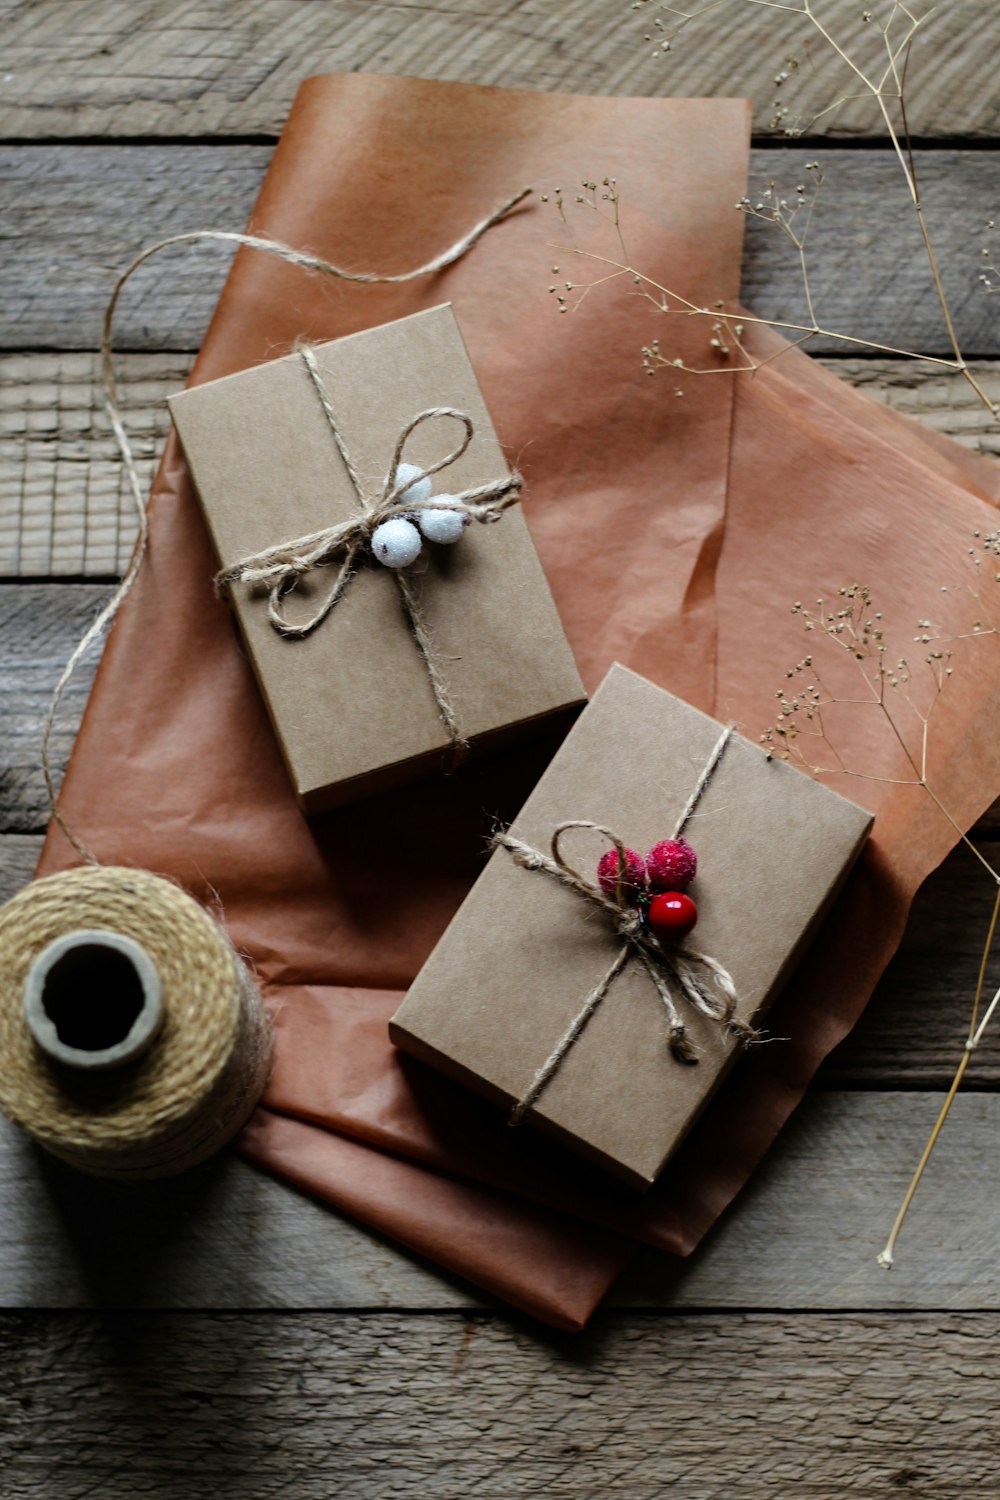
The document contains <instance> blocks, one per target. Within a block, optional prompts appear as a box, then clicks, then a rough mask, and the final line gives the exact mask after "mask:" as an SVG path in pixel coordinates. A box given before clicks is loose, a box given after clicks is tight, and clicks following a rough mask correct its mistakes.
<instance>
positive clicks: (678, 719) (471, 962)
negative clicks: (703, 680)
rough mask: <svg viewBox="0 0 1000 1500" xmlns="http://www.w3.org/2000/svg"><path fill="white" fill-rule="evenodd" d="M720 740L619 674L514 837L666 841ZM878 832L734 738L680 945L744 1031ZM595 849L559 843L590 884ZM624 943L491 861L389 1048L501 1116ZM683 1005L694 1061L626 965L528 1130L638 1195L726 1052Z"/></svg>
mask: <svg viewBox="0 0 1000 1500" xmlns="http://www.w3.org/2000/svg"><path fill="white" fill-rule="evenodd" d="M719 733H720V726H719V725H718V724H717V723H716V722H715V720H713V719H711V718H709V717H708V716H707V715H706V714H703V713H700V712H699V711H698V710H697V709H694V708H691V707H690V706H689V705H688V704H685V703H683V702H681V701H680V700H679V699H677V698H675V697H673V696H672V695H671V694H669V693H666V692H664V691H663V690H662V689H660V688H658V687H656V686H654V685H653V684H652V683H651V682H648V681H647V680H646V679H644V678H642V677H639V676H637V675H636V674H635V673H633V672H630V671H628V670H627V669H626V668H624V667H621V666H618V665H616V666H614V667H613V668H612V670H611V671H610V673H609V674H608V676H607V677H606V678H605V680H604V682H603V683H602V684H601V687H600V688H599V689H598V691H597V693H596V694H595V696H594V698H593V700H592V702H591V703H590V705H589V706H588V707H587V708H586V709H585V710H584V712H583V714H582V715H581V716H580V718H579V719H578V721H577V723H576V724H575V725H574V727H573V729H572V730H571V732H570V734H569V735H568V737H567V739H566V740H565V742H564V743H563V745H562V747H561V749H560V750H559V752H558V753H557V755H556V756H555V758H554V760H553V761H552V762H551V764H550V765H549V768H548V770H547V771H546V772H545V774H544V775H543V776H542V778H541V780H540V781H539V783H538V785H537V787H536V789H535V791H534V792H533V793H532V795H531V796H530V797H529V799H528V801H527V802H526V804H525V805H524V807H523V808H522V810H521V812H520V813H519V815H518V817H517V818H516V819H515V821H514V823H513V825H512V826H511V830H510V831H511V833H512V834H513V835H514V836H515V837H517V838H519V839H522V840H524V841H526V842H527V843H529V844H531V845H533V846H534V847H535V848H538V849H541V850H544V851H546V852H547V851H548V849H549V845H550V840H551V835H552V831H553V829H554V827H555V826H556V824H558V823H560V822H563V821H565V820H569V819H575V818H580V819H588V820H590V821H592V822H595V823H599V824H602V825H604V826H605V827H608V828H610V829H613V830H614V831H616V832H617V833H618V835H619V837H621V838H622V839H623V840H624V842H625V844H626V845H627V846H628V847H629V848H633V849H635V850H637V851H638V852H639V853H641V854H645V853H646V851H647V850H648V849H649V848H651V847H652V845H653V844H654V843H656V842H657V841H658V840H660V839H662V838H666V837H669V836H670V834H671V832H672V831H673V828H674V826H675V823H676V820H677V818H678V816H679V814H680V812H681V810H682V809H683V807H684V805H685V803H686V801H687V799H688V796H689V794H690V791H691V789H692V787H693V786H694V784H695V782H696V781H697V778H698V775H699V772H700V771H701V769H702V767H703V766H704V765H705V763H706V761H707V759H708V757H709V755H710V753H711V751H712V749H713V747H714V745H715V744H716V742H717V740H718V737H719ZM871 822H872V818H871V815H870V814H869V813H868V812H866V811H865V810H863V809H862V808H860V807H857V806H856V805H855V804H854V803H852V802H849V801H847V799H846V798H844V797H841V796H840V795H839V794H838V793H836V792H834V791H831V790H830V788H829V787H826V786H823V785H821V784H819V783H817V782H815V781H813V780H811V779H810V778H809V777H808V776H805V775H803V774H802V773H801V772H800V771H798V770H796V769H794V768H792V767H790V766H788V765H785V764H784V763H783V762H780V761H776V760H769V759H768V758H767V756H766V755H765V754H764V752H763V751H762V750H761V749H760V747H759V746H758V745H753V744H751V743H750V742H749V741H747V740H746V739H744V738H742V736H739V735H734V736H733V738H732V739H731V740H730V742H729V744H728V746H727V748H726V750H725V753H724V755H723V757H722V759H721V761H720V762H719V765H718V768H717V770H716V772H715V774H714V775H713V777H712V779H711V781H710V783H709V786H708V788H707V790H706V792H705V795H704V797H703V799H702V801H701V802H700V803H699V805H698V807H697V809H696V811H695V813H694V815H693V817H692V819H691V821H690V822H689V824H688V825H687V828H686V830H685V836H686V837H687V838H688V840H689V842H690V843H691V844H692V846H693V847H694V849H695V850H696V852H697V855H698V861H699V864H698V876H697V879H696V881H695V883H694V886H693V887H692V889H691V894H692V895H693V896H694V897H695V898H696V900H697V904H698V911H699V920H698V925H697V927H696V928H695V930H694V932H693V933H692V934H691V937H690V939H689V945H690V946H692V947H695V948H697V949H698V950H700V951H701V952H704V953H708V954H711V955H712V956H714V957H715V958H716V959H718V960H719V962H721V963H722V964H724V965H725V966H726V968H727V969H728V970H729V972H730V973H731V975H732V977H733V979H734V980H735V983H736V987H737V989H738V991H739V993H740V996H741V1003H740V1008H739V1011H738V1014H739V1015H740V1017H741V1018H742V1019H744V1020H747V1021H752V1020H753V1019H754V1018H756V1017H759V1016H760V1015H761V1014H762V1012H763V1010H764V1009H765V1008H766V1006H767V1005H768V1004H769V1003H770V1001H771V1000H772V999H774V997H775V996H776V994H777V992H778V990H779V989H780V987H781V985H782V983H783V981H784V980H785V979H786V977H787V976H788V974H789V972H790V970H791V968H792V967H793V965H794V964H795V962H796V960H797V959H799V958H800V957H801V955H802V952H803V949H804V947H805V945H806V943H807V942H808V940H809V938H810V937H811V935H812V933H813V932H814V931H815V928H816V926H817V924H818V922H819V920H820V919H821V917H822V915H823V914H824V912H825V911H826V909H827V907H828V905H829V903H830V901H831V899H832V897H833V895H834V894H835V892H836V890H837V888H838V887H839V885H840V883H841V882H842V880H843V878H844V876H845V874H846V872H847V870H848V869H849V868H850V865H851V863H852V862H853V860H854V858H855V856H856V855H857V853H858V851H859V849H860V847H861V845H862V843H863V841H864V839H865V837H866V835H867V833H868V830H869V828H870V826H871ZM606 847H607V844H606V842H605V841H602V840H601V839H600V838H599V837H598V836H597V835H596V834H594V833H592V832H584V831H575V832H574V833H572V834H569V835H567V836H566V838H565V840H564V844H563V849H564V853H566V855H567V856H568V857H569V859H570V862H571V863H572V864H573V865H574V866H575V868H576V869H578V870H580V871H581V873H582V874H584V876H585V877H587V878H588V879H594V878H595V877H596V864H597V860H598V858H599V856H600V854H601V853H602V852H603V850H604V849H605V848H606ZM620 943H621V939H620V938H618V937H616V936H615V935H614V933H613V931H612V928H611V926H610V923H609V920H608V918H607V917H606V916H605V915H604V914H603V913H602V912H601V911H600V909H599V908H597V907H596V906H593V905H591V904H590V903H588V902H585V901H584V900H583V899H581V897H579V896H578V895H576V894H574V893H573V892H572V891H570V890H567V889H566V888H565V887H564V886H562V885H560V884H559V882H558V881H557V880H555V879H554V878H553V877H551V876H550V875H547V874H545V873H542V872H539V871H533V870H527V869H524V868H521V867H519V866H518V865H515V864H514V862H513V860H512V858H511V856H510V855H509V853H508V852H507V851H505V850H503V849H498V850H497V851H496V852H495V853H494V854H493V856H492V858H491V859H490V861H489V863H488V865H487V867H486V869H485V870H484V872H483V874H482V875H481V877H480V878H479V880H478V881H477V883H476V885H475V886H474V888H473V889H472V891H471V892H470V894H469V896H468V897H467V899H466V900H465V902H464V903H463V905H462V907H461V908H460V910H459V911H458V913H457V915H456V916H455V918H454V919H453V921H452V923H451V925H450V926H449V927H448V929H447V931H446V932H445V934H444V936H443V937H442V939H441V941H440V942H439V944H438V945H437V947H436V948H435V950H434V952H433V953H432V954H431V956H430V958H429V959H428V961H427V963H426V964H425V966H424V968H423V969H422V970H421V972H420V974H419V975H418V977H417V979H416V982H415V983H414V984H413V986H412V988H411V989H410V991H409V993H408V995H407V997H406V999H405V1000H404V1002H403V1004H402V1006H401V1007H400V1009H399V1010H398V1011H397V1013H396V1016H395V1017H394V1020H393V1022H392V1026H391V1034H392V1037H393V1040H394V1041H395V1042H397V1044H398V1045H400V1046H401V1047H403V1048H404V1049H405V1050H407V1051H409V1052H412V1053H414V1054H415V1055H417V1056H419V1057H422V1058H424V1059H425V1060H428V1061H431V1062H433V1063H434V1064H435V1065H437V1066H438V1067H440V1068H442V1069H443V1070H445V1071H447V1072H448V1073H449V1074H450V1075H452V1076H454V1077H457V1078H459V1079H460V1080H462V1081H463V1082H465V1083H468V1084H470V1085H472V1086H473V1087H475V1088H477V1089H478V1090H479V1091H481V1092H484V1093H486V1094H487V1095H488V1096H489V1097H491V1098H493V1099H495V1100H496V1101H497V1102H498V1103H500V1104H502V1105H503V1106H505V1107H509V1106H510V1105H511V1104H512V1103H513V1102H514V1101H516V1100H517V1099H519V1098H521V1097H522V1095H523V1094H524V1093H525V1091H526V1090H527V1088H528V1086H529V1084H530V1083H531V1081H532V1079H533V1077H534V1074H535V1072H536V1070H537V1069H538V1068H539V1067H540V1065H541V1064H542V1063H544V1061H545V1060H546V1058H547V1057H548V1056H549V1054H550V1052H551V1051H552V1049H553V1047H554V1045H555V1043H556V1042H557V1041H558V1040H559V1038H560V1037H561V1036H562V1034H563V1032H564V1031H565V1029H566V1027H567V1026H568V1025H569V1023H570V1021H571V1020H572V1018H573V1016H574V1015H576V1014H577V1012H578V1011H579V1009H580V1007H581V1006H582V1004H583V1002H584V1001H585V999H586V998H587V996H588V995H589V993H590V992H591V991H592V990H593V988H594V986H595V985H596V984H597V983H598V981H599V980H600V979H601V977H602V976H603V974H604V973H605V971H606V970H607V968H608V965H609V963H610V960H611V958H612V957H613V956H614V953H615V951H616V949H617V947H618V946H619V945H620ZM681 1007H682V1009H683V1010H684V1012H685V1015H684V1019H685V1021H686V1022H687V1023H688V1025H689V1034H690V1035H691V1037H692V1040H693V1041H694V1044H695V1047H696V1048H697V1052H698V1057H699V1061H698V1063H697V1065H696V1066H684V1065H683V1064H681V1063H678V1062H677V1061H676V1060H675V1059H674V1058H673V1057H672V1056H671V1054H670V1051H669V1048H668V1045H667V1038H668V1032H669V1022H668V1018H667V1013H666V1010H665V1008H664V1006H663V1004H662V1002H661V1001H660V999H659V998H658V996H657V993H656V990H655V989H654V987H653V985H652V984H651V982H650V980H649V977H648V975H647V974H646V973H645V972H644V971H643V970H642V968H641V967H640V966H639V965H638V964H637V963H635V962H634V961H633V962H630V963H629V964H628V965H627V967H626V968H625V970H624V971H623V972H622V973H621V974H620V975H619V977H618V979H617V980H616V981H615V983H614V984H613V985H612V987H611V989H610V991H609V993H608V995H607V997H606V998H605V1000H604V1001H603V1002H602V1004H601V1006H600V1008H599V1009H598V1010H597V1012H596V1014H595V1015H594V1017H593V1019H592V1020H591V1022H590V1023H589V1025H588V1026H587V1028H586V1030H585V1031H584V1032H583V1034H582V1035H581V1037H580V1038H579V1040H578V1041H577V1042H576V1043H575V1045H574V1046H573V1047H572V1049H571V1050H570V1052H569V1053H568V1054H567V1056H566V1058H565V1060H564V1061H563V1063H562V1065H561V1067H560V1069H559V1070H558V1072H557V1073H556V1074H555V1076H554V1077H553V1078H552V1080H551V1082H550V1083H549V1085H548V1086H547V1088H546V1089H545V1091H544V1093H543V1094H542V1095H541V1097H540V1099H539V1100H538V1102H537V1104H536V1105H535V1107H534V1109H533V1110H532V1112H531V1116H530V1118H531V1119H532V1121H533V1122H534V1123H536V1124H538V1125H540V1126H542V1127H543V1128H545V1129H546V1130H547V1131H549V1132H550V1133H552V1134H554V1135H556V1136H558V1137H560V1138H561V1139H563V1140H564V1141H565V1142H567V1143H568V1144H569V1145H571V1146H572V1147H573V1148H574V1149H576V1150H578V1151H581V1152H582V1153H583V1154H584V1155H586V1156H588V1157H589V1158H590V1159H591V1160H593V1161H595V1162H597V1163H599V1164H600V1165H602V1166H604V1167H607V1168H608V1169H610V1170H611V1171H613V1172H615V1173H616V1174H617V1175H619V1176H621V1177H623V1178H624V1179H625V1180H626V1181H628V1182H629V1183H631V1184H632V1185H633V1186H640V1187H643V1186H648V1185H649V1184H650V1183H651V1182H653V1181H654V1180H655V1178H656V1177H657V1176H658V1175H659V1173H660V1172H661V1170H662V1169H663V1167H664V1165H665V1164H666V1161H667V1159H668V1158H669V1156H670V1155H671V1153H672V1152H673V1151H674V1149H675V1148H676V1147H677V1146H678V1145H679V1143H680V1141H681V1140H682V1138H683V1136H684V1135H685V1133H686V1132H687V1130H688V1129H689V1128H690V1126H691V1124H692V1123H693V1121H694V1119H695V1118H696V1116H697V1115H698V1113H699V1111H700V1110H701V1109H702V1108H703V1107H704V1105H705V1103H706V1102H707V1100H708V1099H709V1098H710V1096H711V1094H712V1092H713V1090H714V1088H715V1087H716V1085H717V1084H718V1082H719V1081H720V1079H721V1078H722V1076H723V1074H724V1072H725V1071H726V1069H727V1068H728V1066H729V1065H730V1063H731V1062H732V1061H733V1059H734V1056H735V1055H736V1053H737V1051H738V1046H737V1044H736V1043H735V1042H733V1041H732V1039H730V1038H727V1037H726V1036H725V1035H724V1034H723V1033H722V1032H721V1030H720V1029H719V1027H718V1026H717V1025H716V1024H715V1023H713V1022H711V1021H710V1020H708V1019H707V1018H706V1017H704V1016H701V1015H699V1014H697V1013H696V1012H694V1011H693V1010H692V1009H691V1008H690V1007H685V1006H684V1003H683V1001H682V1002H681ZM771 1045H775V1046H780V1045H781V1042H780V1041H775V1042H773V1043H772V1044H771Z"/></svg>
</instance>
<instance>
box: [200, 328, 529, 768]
mask: <svg viewBox="0 0 1000 1500" xmlns="http://www.w3.org/2000/svg"><path fill="white" fill-rule="evenodd" d="M298 353H299V356H300V358H301V359H302V362H303V364H304V365H305V368H306V370H307V371H308V374H309V378H310V380H311V381H312V384H313V386H314V388H315V391H316V394H317V396H318V397H319V401H320V405H321V406H322V408H323V411H324V413H325V415H326V419H327V422H328V423H329V427H330V431H331V433H332V435H333V439H334V442H335V444H336V447H337V451H338V452H339V454H340V456H341V458H342V460H343V462H344V467H345V468H346V470H347V474H348V477H349V478H350V481H351V485H352V487H353V489H354V494H355V498H356V501H357V513H356V514H355V515H353V516H350V517H348V519H347V520H345V521H338V522H337V523H336V524H335V525H333V526H326V527H323V528H322V529H321V530H319V531H312V532H309V533H308V535H306V536H300V537H296V538H294V539H293V540H291V541H287V542H278V543H276V544H275V545H274V546H273V547H266V548H264V549H263V550H262V551H260V552H255V553H253V554H252V555H251V556H249V557H244V558H242V559H241V560H240V561H239V562H237V563H232V564H231V565H230V566H229V567H227V568H223V569H221V570H220V571H219V572H218V573H217V574H216V575H215V590H216V593H217V594H222V593H223V592H224V591H225V590H226V589H228V588H230V587H231V586H232V585H233V584H238V583H242V584H247V585H249V586H250V587H251V588H257V589H265V590H266V591H267V596H268V598H267V617H268V620H269V621H270V623H271V626H272V627H273V629H274V630H276V631H277V632H278V634H279V635H281V636H284V637H286V638H287V639H290V640H301V639H303V638H304V637H305V636H308V635H311V634H312V632H313V631H314V630H316V629H317V627H318V626H320V625H322V623H323V621H324V620H325V619H326V618H327V617H328V615H329V614H330V613H331V611H332V610H333V609H334V608H335V607H336V605H338V604H339V603H340V601H341V599H343V597H344V594H345V593H346V592H347V587H348V584H349V583H350V581H351V579H352V578H353V576H354V573H355V570H356V567H357V564H358V562H359V560H360V558H361V556H362V554H363V553H364V552H365V551H366V550H368V549H369V547H370V543H371V539H372V536H373V534H374V532H375V531H376V529H377V528H378V527H379V526H381V525H383V524H384V523H385V522H386V521H390V520H393V519H395V518H405V519H407V520H410V519H412V518H413V516H414V515H415V514H416V513H417V512H419V511H421V510H449V511H457V512H458V513H459V514H460V515H462V516H463V517H465V518H466V519H467V520H468V521H479V522H481V523H482V524H484V525H490V524H492V523H493V522H496V521H499V520H500V518H501V516H502V515H503V513H504V511H505V510H507V509H508V508H509V507H510V506H512V505H516V504H517V503H518V501H519V500H520V498H521V486H522V480H521V476H520V474H519V473H517V471H516V470H515V471H514V472H513V473H511V474H509V475H506V476H505V477H504V478H502V479H497V480H494V481H492V482H491V483H489V484H481V485H476V486H474V487H473V488H470V489H465V490H461V491H459V493H458V494H455V495H433V494H432V495H428V496H427V497H426V498H425V499H418V500H414V499H412V498H409V497H408V492H409V491H411V490H412V489H413V488H414V486H416V485H418V484H420V482H421V480H423V479H429V478H430V477H431V476H432V475H434V474H440V473H441V471H442V470H443V469H446V468H448V467H449V465H451V464H453V463H455V462H456V461H457V460H458V459H460V458H461V457H462V455H463V454H464V453H465V451H466V449H467V448H468V446H469V444H470V443H471V442H472V439H473V437H474V436H475V430H476V429H475V425H474V423H473V421H472V418H471V417H469V416H468V415H467V414H466V413H465V412H462V411H457V410H456V409H455V408H454V407H451V406H432V407H428V408H427V410H426V411H421V412H418V413H417V415H416V416H415V417H412V418H411V419H410V421H409V422H407V423H406V424H405V426H404V427H403V429H402V431H401V432H400V434H399V437H398V438H397V439H396V447H395V450H394V452H393V455H392V463H391V464H390V466H389V472H388V473H387V475H386V477H385V480H384V481H383V483H382V485H381V486H380V488H379V489H378V490H377V491H376V493H375V494H374V495H372V494H369V493H368V492H367V490H366V488H365V485H364V481H363V480H362V478H361V476H360V474H359V473H358V471H357V469H356V467H355V465H354V463H353V460H352V459H351V455H350V453H349V451H348V449H347V445H346V443H345V441H344V437H343V434H342V433H341V431H340V427H339V425H338V422H337V417H336V413H335V411H334V408H333V403H332V401H331V400H330V396H329V393H328V391H327V389H326V385H325V383H324V381H323V377H322V375H321V374H320V370H319V366H318V365H317V363H316V357H315V355H314V353H313V351H312V349H311V348H310V347H309V345H308V344H302V345H300V346H299V349H298ZM442 419H445V420H447V419H451V420H454V421H457V422H459V423H461V425H462V436H461V438H460V439H459V441H458V442H457V443H456V444H455V446H454V447H453V448H451V449H450V451H449V452H447V453H446V454H444V456H443V457H442V458H439V459H437V460H436V461H435V462H434V463H432V464H427V465H426V466H425V467H422V468H420V469H419V471H418V472H417V473H415V474H414V473H412V472H411V473H409V474H408V476H407V477H406V478H405V479H401V478H400V477H399V469H400V465H401V464H402V461H403V453H404V450H405V448H406V444H407V443H408V442H409V440H410V438H411V437H412V436H413V434H414V432H416V431H417V429H418V428H419V427H420V426H421V425H422V424H423V423H424V422H438V421H440V420H442ZM411 467H415V466H411ZM337 561H339V563H340V566H339V568H338V569H337V572H336V574H335V576H334V579H333V582H332V583H331V584H330V587H329V588H328V589H327V591H326V593H325V594H324V596H323V598H322V599H321V600H320V602H319V604H318V605H317V606H316V608H315V610H314V611H313V612H312V614H311V615H309V616H308V618H306V619H304V620H297V621H296V620H290V619H289V618H288V615H287V614H286V612H285V607H284V605H285V600H286V599H287V597H288V596H289V595H290V594H292V593H294V592H295V590H296V588H297V586H298V584H299V583H300V582H301V580H302V579H304V578H306V577H308V576H309V574H311V573H312V572H313V571H314V570H315V569H317V568H322V567H326V566H327V565H328V564H330V563H335V562H337ZM389 571H390V572H391V573H392V574H393V577H394V578H395V579H396V583H397V585H398V587H399V591H400V596H401V598H402V601H403V608H404V610H405V612H406V615H407V617H408V620H409V625H410V629H411V631H412V633H413V638H414V640H415V642H416V645H417V649H418V650H419V652H420V654H421V656H422V658H423V661H424V665H425V667H426V669H427V675H428V678H429V680H430V684H431V688H432V690H433V692H434V698H435V702H436V703H437V708H438V713H439V714H440V716H441V720H442V722H443V724H444V726H445V728H446V729H447V731H448V735H449V738H450V739H451V742H452V745H453V748H454V749H456V750H464V749H465V748H466V742H465V739H464V738H463V736H462V733H461V730H460V729H459V725H458V718H457V715H456V713H455V709H454V706H453V704H452V702H451V698H450V695H449V692H448V688H447V685H446V683H445V679H444V676H443V673H442V672H441V669H440V667H439V666H438V664H437V662H436V660H435V657H434V655H433V652H432V648H431V641H430V634H429V631H428V627H427V625H426V622H425V620H424V617H423V612H422V609H421V606H420V602H419V600H418V599H417V596H416V593H415V592H414V589H413V586H412V583H411V581H410V579H409V578H408V577H407V576H406V573H407V571H408V570H407V569H405V568H400V569H390V570H389Z"/></svg>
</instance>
